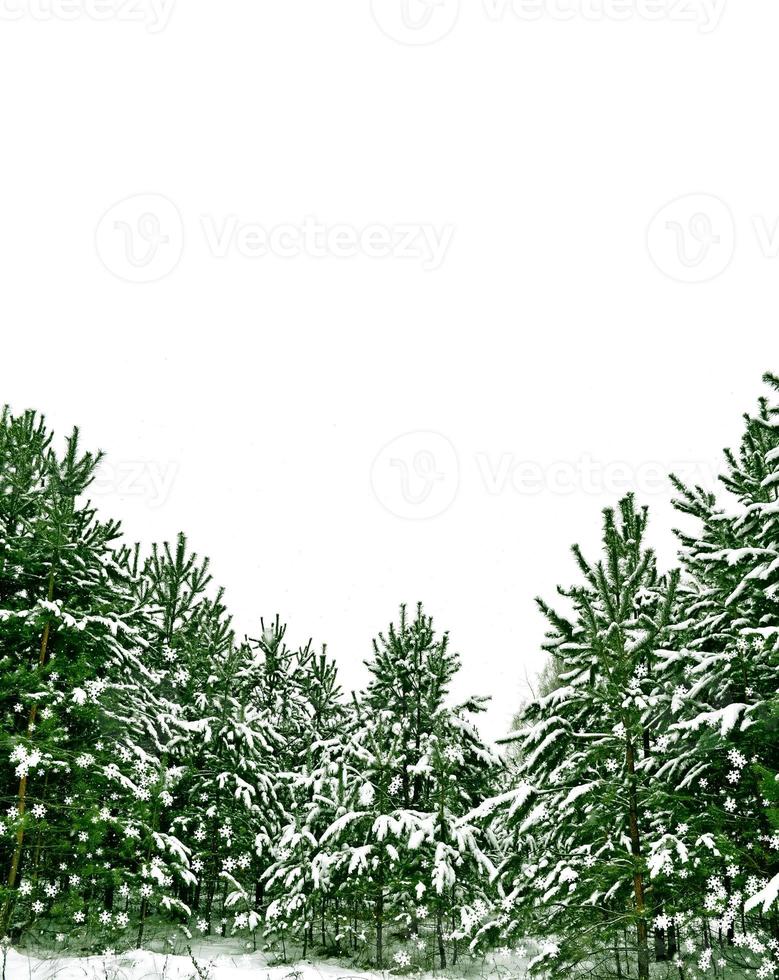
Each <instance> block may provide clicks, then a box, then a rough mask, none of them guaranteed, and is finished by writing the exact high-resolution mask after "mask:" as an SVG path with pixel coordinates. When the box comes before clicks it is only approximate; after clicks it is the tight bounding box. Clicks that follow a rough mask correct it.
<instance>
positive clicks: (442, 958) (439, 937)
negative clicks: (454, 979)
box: [435, 910, 446, 970]
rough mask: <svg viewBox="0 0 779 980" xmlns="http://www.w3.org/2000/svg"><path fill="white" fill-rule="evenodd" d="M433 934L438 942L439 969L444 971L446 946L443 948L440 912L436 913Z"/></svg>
mask: <svg viewBox="0 0 779 980" xmlns="http://www.w3.org/2000/svg"><path fill="white" fill-rule="evenodd" d="M435 934H436V939H437V940H438V958H439V960H440V963H441V969H442V970H445V969H446V946H444V930H443V925H442V920H441V912H440V910H439V911H438V912H437V913H436V920H435Z"/></svg>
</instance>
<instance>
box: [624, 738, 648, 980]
mask: <svg viewBox="0 0 779 980" xmlns="http://www.w3.org/2000/svg"><path fill="white" fill-rule="evenodd" d="M625 766H626V768H627V772H628V808H629V813H628V818H629V825H630V850H631V853H632V855H633V859H634V869H633V893H634V895H635V902H636V917H637V918H636V939H637V942H638V977H639V980H649V943H648V936H647V927H646V918H645V911H646V904H645V901H644V877H643V875H642V873H641V870H640V868H639V864H638V862H639V860H640V858H641V837H640V835H639V832H638V796H637V792H636V762H635V755H634V752H633V743H632V742H631V740H630V737H629V736H628V739H627V741H626V745H625Z"/></svg>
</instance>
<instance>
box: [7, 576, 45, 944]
mask: <svg viewBox="0 0 779 980" xmlns="http://www.w3.org/2000/svg"><path fill="white" fill-rule="evenodd" d="M46 597H47V599H48V601H49V602H51V601H52V599H53V598H54V565H52V566H51V571H50V572H49V587H48V590H47V592H46ZM49 630H50V623H48V622H47V623H46V625H45V626H44V627H43V635H42V636H41V648H40V653H39V655H38V671H39V672H40V670H41V668H43V667H44V666H45V665H46V656H47V653H48V649H49ZM37 713H38V705H37V702H34V703H33V705H32V707H31V708H30V715H29V717H28V719H27V737H28V738H29V736H30V734H31V732H32V729H33V727H34V725H35V718H36V715H37ZM26 806H27V776H26V774H25V775H24V776H22V777H21V778H20V779H19V788H18V790H17V793H16V812H17V814H18V817H19V820H20V821H21V819H22V817H24V811H25V809H26ZM23 850H24V827H23V825H22V824H21V823H20V825H19V829H18V830H17V831H16V844H15V845H14V851H13V855H12V856H11V867H10V868H9V870H8V879H7V881H6V885H7V887H8V892H9V894H8V897H7V898H6V900H5V905H4V906H3V912H2V915H0V935H4V934H5V932H6V930H7V928H8V922H9V920H10V918H11V911H12V909H13V897H14V896H13V892H14V890H15V889H16V881H17V878H18V877H19V865H20V864H21V861H22V851H23Z"/></svg>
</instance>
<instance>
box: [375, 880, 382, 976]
mask: <svg viewBox="0 0 779 980" xmlns="http://www.w3.org/2000/svg"><path fill="white" fill-rule="evenodd" d="M383 962H384V886H383V885H379V893H378V895H377V896H376V968H377V969H378V970H380V969H381V967H382V963H383Z"/></svg>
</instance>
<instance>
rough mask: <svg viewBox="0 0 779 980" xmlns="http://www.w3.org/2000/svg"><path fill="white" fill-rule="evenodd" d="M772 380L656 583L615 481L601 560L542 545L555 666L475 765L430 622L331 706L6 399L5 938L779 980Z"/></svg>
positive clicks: (319, 668)
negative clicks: (124, 527) (507, 959)
mask: <svg viewBox="0 0 779 980" xmlns="http://www.w3.org/2000/svg"><path fill="white" fill-rule="evenodd" d="M764 381H765V383H766V386H767V387H766V389H765V391H766V395H765V397H763V398H761V399H760V400H759V402H758V405H757V408H756V410H755V411H754V413H753V414H751V415H748V416H745V418H744V428H743V437H742V441H741V445H740V446H739V447H738V448H737V449H736V450H735V451H733V452H730V451H727V452H726V453H725V455H724V458H723V465H722V477H721V482H722V486H721V489H720V491H718V493H717V494H716V495H713V494H711V493H710V492H708V491H707V490H704V489H702V488H699V487H688V486H685V485H683V484H682V483H681V482H680V481H679V480H676V479H673V485H674V486H675V489H676V500H675V505H676V507H677V508H678V510H679V512H680V516H681V519H682V523H683V525H684V531H682V532H677V533H678V543H679V549H678V564H677V566H676V567H674V568H670V569H661V568H659V567H658V564H657V561H656V558H655V555H654V553H653V551H652V550H651V549H650V548H649V546H648V545H647V542H646V534H647V523H648V520H649V515H648V512H647V510H646V508H644V507H643V506H642V505H641V502H640V501H637V500H635V499H634V497H633V496H632V495H628V496H626V497H625V498H624V499H622V500H621V501H618V502H615V506H614V507H613V508H610V509H607V510H606V511H605V512H604V514H603V523H602V549H601V551H600V553H599V554H596V555H585V554H583V553H582V551H581V550H579V548H577V547H574V549H573V561H572V562H571V561H570V560H567V559H566V556H565V555H561V556H560V559H561V577H565V578H570V579H571V580H572V581H573V584H572V585H570V586H566V587H564V588H560V589H559V593H560V594H559V596H558V598H557V600H556V601H555V602H548V601H547V600H544V599H541V600H539V607H540V610H541V613H542V614H543V615H544V616H545V617H546V619H547V621H548V632H547V640H546V643H545V647H544V648H545V650H546V652H547V655H548V662H547V667H546V669H545V670H544V673H543V675H542V677H541V679H540V682H539V687H538V693H537V696H535V697H534V698H533V700H532V701H530V702H529V703H527V704H525V705H524V706H522V708H521V710H520V712H519V714H518V716H517V720H516V726H515V731H513V732H511V733H507V738H506V741H505V743H504V744H502V745H501V746H498V747H489V746H487V745H485V744H484V743H483V741H482V740H481V738H480V735H479V732H478V727H477V721H478V715H479V713H480V712H481V711H482V710H483V709H484V707H485V699H484V698H483V697H481V696H474V697H472V698H471V699H470V700H468V701H467V702H465V703H461V704H456V703H452V700H451V698H450V696H449V687H450V682H451V680H452V678H453V676H454V675H455V673H456V672H457V670H458V667H459V657H458V654H457V653H456V652H455V651H454V648H453V646H452V645H451V644H450V642H449V639H448V635H447V634H446V633H445V632H437V631H436V630H435V629H434V626H433V622H432V619H431V618H430V617H429V616H428V615H427V614H426V612H425V611H424V610H423V608H422V606H421V605H420V606H416V607H409V608H406V607H401V609H400V612H399V614H398V615H396V616H395V618H394V622H393V624H392V625H390V626H389V627H388V628H386V629H385V630H384V631H383V632H380V633H378V635H377V636H376V638H375V639H374V640H373V643H372V645H371V644H370V643H368V646H367V648H366V664H367V676H368V678H369V680H368V683H367V685H366V687H365V689H364V690H362V691H359V692H355V693H353V694H351V693H346V692H344V691H343V690H342V689H341V686H340V684H339V680H338V671H337V664H336V660H335V659H334V658H332V657H331V656H330V655H329V654H328V653H327V651H326V649H324V648H323V649H319V648H317V647H315V646H314V645H313V644H308V645H306V646H304V647H303V648H294V647H290V646H288V645H287V642H286V640H285V632H286V627H285V625H284V624H282V623H281V622H279V620H278V619H273V618H272V619H270V620H262V619H261V618H260V617H259V612H258V614H257V629H256V635H255V636H254V637H238V636H236V635H235V633H234V631H233V629H232V626H231V619H230V614H229V612H228V609H227V606H226V599H225V595H224V594H223V592H222V591H221V590H220V589H219V588H218V587H217V586H216V585H215V584H214V583H213V582H212V580H211V575H210V572H209V563H208V561H207V560H206V559H203V558H200V557H198V556H197V555H196V554H195V553H194V552H193V551H192V550H191V548H190V546H189V544H188V542H187V539H186V538H185V537H184V536H183V535H181V534H180V535H178V536H177V537H176V536H174V537H172V539H171V543H170V544H168V543H163V544H160V545H152V546H150V547H148V548H147V547H139V546H135V545H132V544H130V543H128V542H126V541H125V540H124V539H123V537H122V531H121V528H120V527H119V526H118V524H116V523H115V522H114V521H112V520H111V519H110V516H106V515H103V514H100V513H98V512H97V511H96V509H95V507H94V505H93V503H92V502H91V500H90V485H91V483H92V482H93V480H94V479H95V473H96V469H97V468H98V466H99V464H100V461H101V455H100V454H99V453H94V452H91V451H89V450H88V449H84V448H83V447H82V446H81V444H80V441H79V436H78V432H77V430H74V432H73V433H72V434H71V435H70V436H69V437H68V438H66V439H64V440H62V441H59V440H58V439H57V438H56V437H55V436H54V435H53V434H52V433H51V432H50V431H49V429H48V427H47V425H46V423H45V420H44V419H43V418H42V417H40V416H39V415H37V414H35V413H34V412H23V413H19V414H14V413H12V412H11V411H10V410H6V411H5V412H4V413H3V414H2V416H1V417H0V779H1V780H2V782H1V783H0V793H2V813H1V814H0V936H2V937H3V938H2V942H3V943H5V944H6V946H7V945H8V944H11V945H13V946H18V947H20V948H46V949H52V950H61V951H63V952H69V953H71V954H75V955H78V954H80V953H85V952H92V951H103V950H122V949H128V948H134V947H137V946H144V945H156V946H157V947H160V946H162V947H165V945H166V944H167V945H168V946H170V948H177V949H181V948H185V947H186V944H187V942H188V941H190V940H191V939H192V938H193V937H194V936H205V935H209V934H211V935H221V936H234V937H238V938H239V939H240V941H241V943H242V944H244V945H245V947H246V948H249V949H257V948H260V947H263V948H266V949H268V950H269V951H270V952H271V953H272V954H273V955H274V956H276V957H278V958H279V959H280V960H282V959H288V960H292V959H295V958H297V957H312V956H318V957H319V956H330V955H331V956H336V957H340V958H342V959H351V960H352V961H354V962H355V963H358V964H372V965H375V966H379V967H385V968H390V969H392V970H394V971H396V972H401V973H403V972H413V971H417V970H427V969H435V968H442V967H447V968H455V969H457V967H458V965H460V966H463V967H464V966H465V964H466V963H467V962H470V961H471V960H472V958H473V957H477V958H478V957H480V956H482V955H484V953H485V952H487V951H494V950H500V951H505V952H506V953H507V954H510V953H511V952H516V954H517V956H519V957H520V958H522V959H523V960H524V961H527V962H528V968H529V969H530V971H531V972H534V971H535V972H539V973H542V974H546V975H551V976H561V977H578V976H582V977H584V976H587V977H591V978H600V977H624V978H627V977H635V978H640V980H646V978H647V977H649V976H650V975H651V976H655V975H657V976H665V975H668V976H674V977H679V978H681V980H688V978H689V980H695V978H698V977H707V976H712V977H714V976H718V977H728V976H752V975H754V976H755V977H757V978H759V980H766V978H770V977H773V976H775V975H776V974H777V971H779V897H778V893H779V781H778V780H779V776H778V775H777V774H778V772H779V694H778V693H777V689H778V688H779V379H777V378H776V377H775V376H772V375H766V377H765V379H764ZM688 422H689V425H690V426H691V427H692V425H694V420H688ZM681 424H684V423H681ZM304 614H305V611H304V610H303V611H301V615H302V616H304ZM469 653H470V654H473V655H477V654H478V655H479V656H490V655H491V654H490V651H469ZM522 655H523V653H522V651H521V650H517V651H516V657H517V660H518V664H520V663H521V658H522ZM518 672H519V671H518ZM489 693H490V692H489V691H486V692H479V695H482V694H484V695H489Z"/></svg>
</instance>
